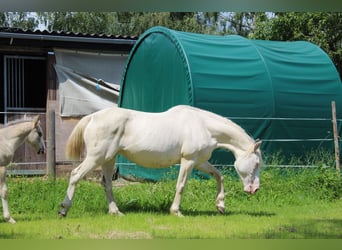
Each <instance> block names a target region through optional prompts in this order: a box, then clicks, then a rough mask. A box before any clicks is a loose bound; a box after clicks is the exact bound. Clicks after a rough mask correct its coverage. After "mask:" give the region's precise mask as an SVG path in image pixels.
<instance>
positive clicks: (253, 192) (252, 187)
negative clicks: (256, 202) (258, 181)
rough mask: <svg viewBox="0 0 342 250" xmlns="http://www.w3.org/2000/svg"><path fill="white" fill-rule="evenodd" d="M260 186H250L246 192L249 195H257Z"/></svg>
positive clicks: (246, 188)
mask: <svg viewBox="0 0 342 250" xmlns="http://www.w3.org/2000/svg"><path fill="white" fill-rule="evenodd" d="M258 190H259V186H254V185H248V186H246V187H245V188H244V191H245V192H246V193H249V194H255V193H256V192H258Z"/></svg>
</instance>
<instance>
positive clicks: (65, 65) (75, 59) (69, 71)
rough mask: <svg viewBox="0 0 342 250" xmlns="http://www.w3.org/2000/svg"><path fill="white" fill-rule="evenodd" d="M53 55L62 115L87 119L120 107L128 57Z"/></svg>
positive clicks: (59, 51) (62, 52) (71, 52)
mask: <svg viewBox="0 0 342 250" xmlns="http://www.w3.org/2000/svg"><path fill="white" fill-rule="evenodd" d="M54 52H55V57H56V64H55V70H56V73H57V78H58V84H59V113H60V115H61V116H64V117H66V116H84V115H87V114H90V113H92V112H95V111H98V110H100V109H103V108H106V107H112V106H116V105H117V100H118V96H119V91H120V81H121V77H122V74H123V70H124V67H125V63H126V60H127V57H128V55H127V54H109V53H104V52H99V53H94V52H88V51H79V50H77V51H75V50H64V49H63V50H62V49H54Z"/></svg>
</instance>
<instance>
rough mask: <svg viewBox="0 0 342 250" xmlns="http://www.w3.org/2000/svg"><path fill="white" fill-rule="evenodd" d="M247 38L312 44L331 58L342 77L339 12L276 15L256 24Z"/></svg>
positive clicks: (340, 16) (340, 19) (341, 21)
mask: <svg viewBox="0 0 342 250" xmlns="http://www.w3.org/2000/svg"><path fill="white" fill-rule="evenodd" d="M250 38H254V39H265V40H279V41H298V40H304V41H309V42H312V43H314V44H316V45H318V46H319V47H320V48H322V49H323V50H324V51H325V52H326V53H327V54H328V55H329V56H330V58H331V59H332V61H333V62H334V64H335V66H336V68H337V70H338V72H339V73H340V76H342V13H337V12H336V13H328V12H315V13H310V12H300V13H294V12H287V13H275V15H274V17H272V18H268V19H266V20H263V21H258V22H257V25H256V28H255V29H254V31H253V33H252V34H251V35H250Z"/></svg>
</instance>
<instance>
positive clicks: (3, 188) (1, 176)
mask: <svg viewBox="0 0 342 250" xmlns="http://www.w3.org/2000/svg"><path fill="white" fill-rule="evenodd" d="M0 196H1V200H2V209H3V212H4V218H5V220H6V221H8V222H9V223H12V224H14V223H15V220H14V219H13V218H12V217H11V215H10V213H9V209H8V201H7V185H6V167H0Z"/></svg>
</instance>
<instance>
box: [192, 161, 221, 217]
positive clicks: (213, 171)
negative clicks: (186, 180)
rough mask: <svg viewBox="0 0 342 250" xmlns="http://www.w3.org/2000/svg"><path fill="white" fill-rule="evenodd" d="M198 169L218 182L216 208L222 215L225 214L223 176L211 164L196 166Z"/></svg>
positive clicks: (205, 163)
mask: <svg viewBox="0 0 342 250" xmlns="http://www.w3.org/2000/svg"><path fill="white" fill-rule="evenodd" d="M196 168H197V169H198V170H200V171H202V172H204V173H207V174H210V175H211V176H213V177H214V178H215V179H216V181H217V195H216V208H217V210H218V211H219V212H220V213H222V214H223V213H224V186H223V176H222V174H221V173H220V171H218V170H217V169H216V168H214V167H213V166H212V165H211V164H210V163H209V162H204V163H202V164H199V165H197V166H196Z"/></svg>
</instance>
